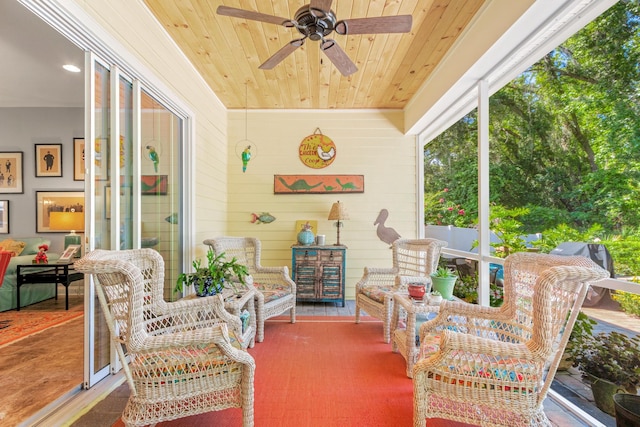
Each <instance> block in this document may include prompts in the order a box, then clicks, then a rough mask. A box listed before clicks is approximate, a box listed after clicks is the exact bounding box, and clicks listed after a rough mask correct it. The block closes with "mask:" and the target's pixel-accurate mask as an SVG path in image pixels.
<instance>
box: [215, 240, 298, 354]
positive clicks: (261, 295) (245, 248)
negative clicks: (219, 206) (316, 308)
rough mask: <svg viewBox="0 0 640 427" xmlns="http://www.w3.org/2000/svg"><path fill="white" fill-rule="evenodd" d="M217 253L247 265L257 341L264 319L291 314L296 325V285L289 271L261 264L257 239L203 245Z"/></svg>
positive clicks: (222, 241) (284, 268) (262, 336)
mask: <svg viewBox="0 0 640 427" xmlns="http://www.w3.org/2000/svg"><path fill="white" fill-rule="evenodd" d="M203 243H204V244H205V245H208V246H210V247H211V248H213V250H214V252H216V254H220V253H222V252H224V253H225V256H226V257H228V258H229V259H232V258H234V257H235V258H236V259H237V260H238V262H239V263H240V264H243V265H245V266H247V269H248V270H249V274H250V275H251V277H252V279H253V286H255V288H256V290H257V291H258V292H256V323H257V328H258V331H257V334H256V341H258V342H262V341H263V340H264V322H265V320H267V319H269V318H271V317H274V316H277V315H279V314H282V313H284V312H285V311H287V310H289V311H290V316H291V323H296V284H295V282H294V281H293V280H291V278H290V277H289V269H288V268H287V267H286V266H283V267H263V266H262V265H260V251H261V244H260V240H258V239H256V238H254V237H216V238H213V239H207V240H205V241H204V242H203Z"/></svg>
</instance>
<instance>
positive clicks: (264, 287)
mask: <svg viewBox="0 0 640 427" xmlns="http://www.w3.org/2000/svg"><path fill="white" fill-rule="evenodd" d="M253 285H254V286H255V287H256V289H258V290H259V291H260V293H262V295H264V302H265V304H266V303H268V302H270V301H275V300H277V299H280V298H283V297H286V296H287V295H291V290H290V289H289V287H288V286H286V285H281V284H278V283H256V282H254V283H253Z"/></svg>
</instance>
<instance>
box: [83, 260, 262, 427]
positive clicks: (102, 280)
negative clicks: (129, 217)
mask: <svg viewBox="0 0 640 427" xmlns="http://www.w3.org/2000/svg"><path fill="white" fill-rule="evenodd" d="M75 268H76V270H78V271H81V272H83V273H85V274H91V275H92V277H93V279H94V284H95V289H96V294H97V296H98V300H99V301H100V305H101V307H102V312H103V314H104V316H105V319H106V321H107V326H108V328H109V332H110V334H111V339H112V340H113V341H114V344H115V348H116V351H117V354H118V357H119V359H120V362H121V363H122V365H123V369H124V372H125V375H126V378H127V382H128V384H129V389H130V391H131V395H130V397H129V400H128V402H127V405H126V407H125V409H124V412H123V414H122V420H123V422H124V423H125V425H127V426H144V425H149V424H155V423H158V422H161V421H168V420H173V419H177V418H182V417H187V416H190V415H195V414H199V413H204V412H210V411H217V410H222V409H227V408H234V407H235V408H242V419H243V426H244V427H250V426H253V396H254V391H253V390H254V389H253V384H254V373H255V362H254V360H253V358H252V357H251V356H250V355H249V354H248V353H247V352H246V351H243V350H240V349H238V347H240V346H239V343H234V340H235V335H236V334H235V333H231V334H230V333H229V330H228V327H227V322H229V323H230V324H231V325H233V326H232V329H233V330H237V327H241V325H240V324H239V322H240V320H239V319H238V318H237V317H235V316H231V315H229V314H228V313H227V312H226V311H225V310H224V303H223V300H222V297H221V296H218V297H213V298H202V299H193V300H181V301H176V302H173V303H166V302H164V301H163V299H162V296H161V295H162V294H161V292H158V287H159V288H160V290H161V287H162V283H163V276H164V271H163V269H164V263H163V260H162V257H161V256H160V254H158V253H157V252H156V251H154V250H152V249H134V250H124V251H105V250H95V251H93V252H90V253H88V254H87V255H86V256H85V257H83V258H82V259H80V260H79V261H77V262H76V263H75ZM238 336H239V335H238ZM123 344H124V346H125V348H126V354H125V352H124V350H123V346H122V345H123ZM127 355H128V356H129V358H130V362H129V363H127V360H126V356H127Z"/></svg>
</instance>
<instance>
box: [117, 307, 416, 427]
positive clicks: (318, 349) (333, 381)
mask: <svg viewBox="0 0 640 427" xmlns="http://www.w3.org/2000/svg"><path fill="white" fill-rule="evenodd" d="M313 319H315V320H313ZM335 320H337V321H335ZM249 353H250V354H251V355H252V356H253V357H254V358H255V360H256V366H257V368H256V376H255V406H254V412H255V415H254V416H255V418H254V420H255V425H256V427H270V426H273V427H293V426H295V427H305V426H307V427H311V426H313V427H315V426H323V427H332V426H335V427H337V426H344V427H347V426H348V427H351V426H372V427H373V426H375V427H386V426H388V427H397V426H410V425H412V422H413V421H412V417H413V397H412V396H413V386H412V382H411V379H410V378H407V376H406V373H405V364H404V359H403V358H402V356H400V355H399V354H396V353H393V352H392V351H391V346H390V345H389V344H385V343H384V342H383V340H382V323H381V322H379V321H375V322H374V321H365V322H362V323H360V324H355V323H354V319H353V317H351V318H347V317H345V318H338V319H335V318H333V317H315V316H308V317H301V318H299V319H298V320H297V322H296V323H295V324H291V323H289V322H285V321H283V319H277V320H269V321H267V322H266V323H265V340H264V342H262V343H257V344H256V345H255V347H254V348H252V349H249ZM123 425H124V424H123V423H122V420H118V421H117V422H116V423H115V424H114V426H118V427H121V426H123ZM241 425H242V415H241V411H240V409H227V410H224V411H218V412H210V413H207V414H202V415H198V416H192V417H188V418H182V419H179V420H175V421H170V422H163V423H159V424H157V426H241Z"/></svg>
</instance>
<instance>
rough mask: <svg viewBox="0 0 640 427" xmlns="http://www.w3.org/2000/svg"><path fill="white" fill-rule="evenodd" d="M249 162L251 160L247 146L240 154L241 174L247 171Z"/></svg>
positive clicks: (249, 149)
mask: <svg viewBox="0 0 640 427" xmlns="http://www.w3.org/2000/svg"><path fill="white" fill-rule="evenodd" d="M249 160H251V146H250V145H247V148H245V149H244V151H243V152H242V172H246V171H247V165H248V164H249Z"/></svg>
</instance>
